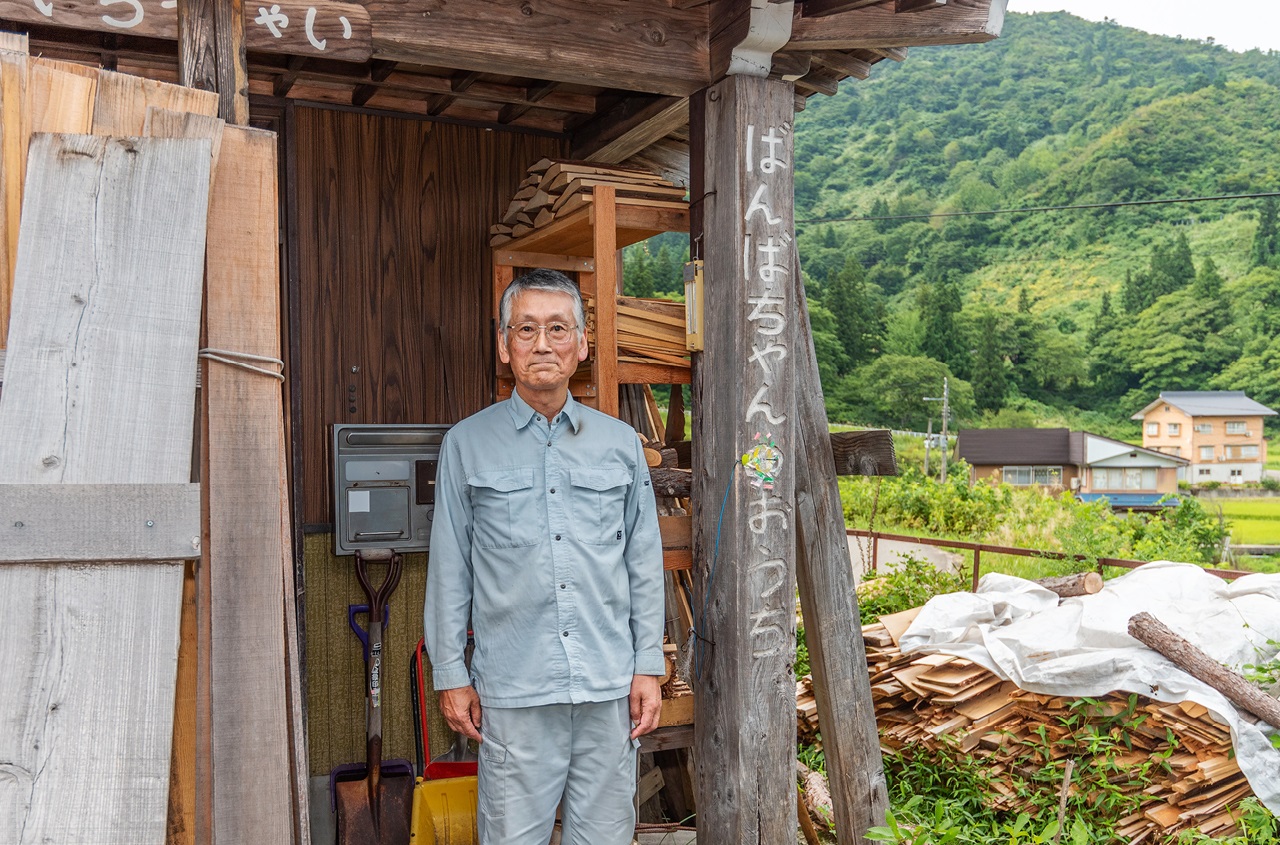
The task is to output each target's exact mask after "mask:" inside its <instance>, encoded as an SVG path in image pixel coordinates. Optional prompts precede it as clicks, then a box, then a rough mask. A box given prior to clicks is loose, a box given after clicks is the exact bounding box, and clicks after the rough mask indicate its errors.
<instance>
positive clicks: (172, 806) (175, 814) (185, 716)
mask: <svg viewBox="0 0 1280 845" xmlns="http://www.w3.org/2000/svg"><path fill="white" fill-rule="evenodd" d="M195 486H196V493H197V495H199V490H200V487H199V485H195ZM197 655H198V644H197V642H196V567H195V563H194V562H191V563H188V564H187V565H186V566H185V567H184V569H183V578H182V621H181V623H180V624H179V645H178V685H177V690H176V692H175V694H174V702H173V750H172V752H171V753H170V755H169V810H168V824H167V829H166V831H165V845H195V841H196V669H197Z"/></svg>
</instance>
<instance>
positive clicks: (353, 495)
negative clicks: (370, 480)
mask: <svg viewBox="0 0 1280 845" xmlns="http://www.w3.org/2000/svg"><path fill="white" fill-rule="evenodd" d="M347 511H348V512H349V513H368V512H369V491H368V490H348V491H347Z"/></svg>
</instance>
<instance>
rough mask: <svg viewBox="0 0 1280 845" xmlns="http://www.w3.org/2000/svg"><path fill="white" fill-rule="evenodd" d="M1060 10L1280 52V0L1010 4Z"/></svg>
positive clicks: (1017, 0)
mask: <svg viewBox="0 0 1280 845" xmlns="http://www.w3.org/2000/svg"><path fill="white" fill-rule="evenodd" d="M1059 10H1065V11H1068V12H1071V13H1072V14H1073V15H1076V16H1077V17H1081V18H1085V19H1087V20H1091V21H1100V20H1102V19H1103V18H1104V17H1108V18H1111V19H1112V20H1114V21H1116V22H1118V23H1120V24H1122V25H1123V26H1131V27H1133V28H1134V29H1142V30H1145V31H1147V32H1154V33H1156V34H1158V35H1181V36H1182V37H1184V38H1194V39H1197V40H1200V41H1204V40H1206V39H1209V38H1213V39H1214V40H1215V41H1216V42H1217V43H1219V44H1221V45H1222V46H1224V47H1227V48H1229V49H1232V50H1239V51H1244V50H1250V49H1253V48H1255V47H1256V48H1258V49H1261V50H1280V2H1277V0H1009V11H1011V12H1055V11H1059Z"/></svg>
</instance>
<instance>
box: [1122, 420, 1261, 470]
mask: <svg viewBox="0 0 1280 845" xmlns="http://www.w3.org/2000/svg"><path fill="white" fill-rule="evenodd" d="M1228 422H1243V423H1244V424H1245V425H1244V427H1245V430H1246V431H1248V432H1249V434H1247V435H1245V434H1227V423H1228ZM1151 423H1157V424H1158V425H1159V432H1158V433H1157V434H1154V435H1153V434H1148V433H1147V427H1148V425H1149V424H1151ZM1170 423H1173V424H1177V425H1180V426H1181V430H1180V431H1179V432H1178V435H1177V436H1173V435H1170V434H1169V425H1170ZM1206 423H1207V424H1209V425H1211V426H1212V427H1213V430H1212V431H1211V432H1209V433H1206V434H1200V433H1198V432H1196V430H1195V426H1196V425H1197V424H1206ZM1142 445H1143V446H1145V447H1146V448H1148V449H1157V450H1159V451H1161V452H1167V453H1171V454H1175V453H1174V449H1175V448H1176V449H1179V450H1180V451H1179V452H1177V453H1176V454H1180V455H1181V456H1182V457H1184V458H1187V459H1188V460H1190V461H1191V468H1190V472H1189V479H1190V480H1191V481H1195V480H1196V472H1195V468H1196V465H1197V464H1209V463H1214V464H1218V463H1230V464H1249V465H1254V464H1256V465H1258V466H1261V465H1262V464H1264V463H1266V460H1267V441H1266V440H1265V439H1263V432H1262V417H1261V416H1213V417H1195V418H1192V417H1191V416H1190V415H1188V414H1186V413H1184V412H1183V411H1181V410H1179V409H1177V408H1175V407H1173V406H1172V405H1164V404H1162V405H1157V406H1156V407H1155V408H1153V409H1152V410H1151V411H1149V412H1148V413H1147V415H1146V416H1145V417H1144V418H1143V420H1142ZM1246 445H1248V446H1257V447H1258V455H1257V457H1253V458H1243V457H1240V456H1239V455H1238V454H1237V455H1235V456H1231V457H1228V456H1227V454H1226V447H1228V446H1246ZM1202 446H1203V447H1213V458H1212V460H1208V459H1201V457H1200V448H1201V447H1202Z"/></svg>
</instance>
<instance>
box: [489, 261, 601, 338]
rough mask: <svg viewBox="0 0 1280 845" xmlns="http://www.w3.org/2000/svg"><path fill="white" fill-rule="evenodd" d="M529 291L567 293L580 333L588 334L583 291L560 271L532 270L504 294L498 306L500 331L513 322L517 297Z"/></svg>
mask: <svg viewBox="0 0 1280 845" xmlns="http://www.w3.org/2000/svg"><path fill="white" fill-rule="evenodd" d="M527 290H545V291H551V292H552V293H566V294H568V295H569V296H572V297H573V317H574V319H575V320H577V321H578V331H579V332H586V330H587V314H586V308H584V307H583V305H582V291H580V290H578V286H577V285H576V284H574V283H573V280H572V279H570V278H569V277H568V276H566V275H565V274H564V273H561V272H560V271H558V270H545V269H540V270H530V271H529V272H528V273H525V274H524V275H523V276H519V277H517V278H515V279H514V280H512V282H511V284H509V285H507V289H506V290H504V291H503V292H502V301H501V302H500V303H499V304H498V331H500V332H505V331H506V330H507V326H508V324H510V322H511V306H512V304H513V303H514V302H515V301H516V295H517V294H520V293H524V292H525V291H527Z"/></svg>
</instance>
